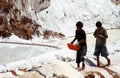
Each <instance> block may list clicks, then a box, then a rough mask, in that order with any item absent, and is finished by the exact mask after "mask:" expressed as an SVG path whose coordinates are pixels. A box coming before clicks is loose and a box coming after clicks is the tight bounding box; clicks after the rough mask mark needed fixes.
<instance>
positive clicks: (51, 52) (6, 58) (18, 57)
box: [0, 29, 120, 78]
mask: <svg viewBox="0 0 120 78" xmlns="http://www.w3.org/2000/svg"><path fill="white" fill-rule="evenodd" d="M115 32H116V33H115ZM111 33H112V34H111ZM119 33H120V31H119V29H116V30H108V34H109V38H108V41H107V47H108V51H109V53H110V56H109V58H110V59H111V66H110V67H109V69H111V70H113V71H115V72H118V73H119V72H120V70H119V69H118V68H120V63H119V62H120V60H119V58H120V47H119V46H120V37H119V36H118V35H119ZM72 39H73V37H70V38H68V39H63V40H54V41H50V40H48V41H43V42H41V44H45V45H52V46H56V47H58V48H55V47H48V46H36V45H23V44H6V43H0V44H1V46H0V50H1V51H2V52H0V58H1V60H0V62H1V65H0V72H3V71H4V72H5V71H7V70H9V71H10V70H18V69H26V68H27V70H30V69H32V68H33V67H39V66H42V67H43V68H41V69H39V70H40V72H42V73H43V74H45V75H46V76H47V77H49V76H51V75H52V72H54V73H56V74H57V75H60V72H56V71H61V72H62V73H61V74H65V75H66V76H69V78H73V77H74V76H76V75H80V73H78V74H76V75H74V76H73V75H71V77H70V75H69V74H70V73H71V72H74V71H76V70H73V69H71V68H70V69H71V70H72V71H71V72H68V71H70V70H68V69H67V67H69V66H67V65H66V63H67V64H69V65H70V66H72V67H76V64H75V54H76V52H75V51H72V50H69V49H68V48H67V46H66V44H67V43H69V42H70V41H71V40H72ZM1 41H3V42H4V40H1ZM12 42H13V41H12ZM23 42H24V41H23ZM23 42H22V40H21V43H23ZM38 42H39V41H38ZM87 42H88V51H87V56H86V59H89V60H91V61H92V62H93V63H94V64H96V61H95V60H94V56H93V52H94V43H95V39H94V37H93V35H92V34H87ZM19 43H20V42H19ZM25 43H29V41H28V42H25ZM30 43H31V44H32V43H34V42H30ZM55 59H58V60H59V61H55ZM51 60H53V61H51ZM100 60H101V62H102V63H103V64H106V60H105V59H104V58H102V57H101V59H100ZM62 61H63V62H64V61H65V62H66V63H61V62H62ZM55 63H56V64H55ZM54 64H55V65H58V66H57V67H54ZM61 64H64V65H62V66H63V67H64V69H65V70H66V71H67V72H68V73H65V72H64V71H62V68H63V67H62V66H60V68H59V65H61ZM91 65H92V64H90V62H88V63H86V68H85V70H84V71H82V72H81V73H82V75H85V74H86V73H88V72H89V71H91V69H94V71H99V72H101V73H102V74H104V73H105V72H106V70H102V69H101V68H96V67H92V66H91ZM47 66H48V67H47ZM49 66H50V68H49ZM61 67H62V68H61ZM46 68H47V69H48V70H51V71H52V72H51V73H50V72H49V71H48V70H46ZM102 71H104V72H102ZM76 72H77V71H76ZM119 74H120V73H119ZM108 75H109V73H107V72H106V74H104V76H105V78H107V76H108ZM79 77H80V76H78V78H79ZM76 78H77V77H76ZM96 78H97V77H96ZM98 78H99V77H98ZM109 78H110V76H109Z"/></svg>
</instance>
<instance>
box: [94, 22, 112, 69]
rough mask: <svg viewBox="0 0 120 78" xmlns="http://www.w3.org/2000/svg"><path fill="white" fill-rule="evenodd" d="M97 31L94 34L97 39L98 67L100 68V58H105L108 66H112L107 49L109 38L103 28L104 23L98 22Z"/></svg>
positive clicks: (95, 53) (96, 54)
mask: <svg viewBox="0 0 120 78" xmlns="http://www.w3.org/2000/svg"><path fill="white" fill-rule="evenodd" d="M96 27H97V29H96V30H95V32H94V34H93V35H94V37H95V38H96V45H95V52H94V55H95V56H96V57H97V66H98V67H99V66H100V64H99V56H100V54H101V56H103V57H105V58H106V59H107V62H108V64H107V65H108V66H109V65H110V59H109V58H108V57H107V56H108V55H109V53H108V51H107V48H106V39H107V38H108V35H107V31H106V29H105V28H104V27H102V23H101V22H100V21H98V22H97V23H96Z"/></svg>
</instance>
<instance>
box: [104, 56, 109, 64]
mask: <svg viewBox="0 0 120 78" xmlns="http://www.w3.org/2000/svg"><path fill="white" fill-rule="evenodd" d="M105 58H106V59H107V65H108V66H109V65H110V59H109V58H108V57H107V56H106V57H105Z"/></svg>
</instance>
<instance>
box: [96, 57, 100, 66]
mask: <svg viewBox="0 0 120 78" xmlns="http://www.w3.org/2000/svg"><path fill="white" fill-rule="evenodd" d="M97 67H100V63H99V56H97Z"/></svg>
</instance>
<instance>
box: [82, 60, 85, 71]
mask: <svg viewBox="0 0 120 78" xmlns="http://www.w3.org/2000/svg"><path fill="white" fill-rule="evenodd" d="M84 69H85V63H84V60H83V61H82V70H84Z"/></svg>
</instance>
